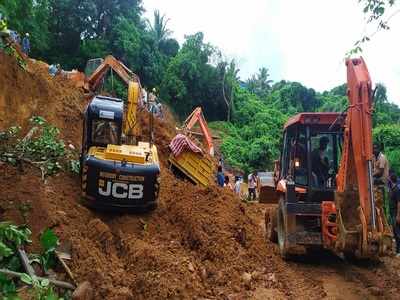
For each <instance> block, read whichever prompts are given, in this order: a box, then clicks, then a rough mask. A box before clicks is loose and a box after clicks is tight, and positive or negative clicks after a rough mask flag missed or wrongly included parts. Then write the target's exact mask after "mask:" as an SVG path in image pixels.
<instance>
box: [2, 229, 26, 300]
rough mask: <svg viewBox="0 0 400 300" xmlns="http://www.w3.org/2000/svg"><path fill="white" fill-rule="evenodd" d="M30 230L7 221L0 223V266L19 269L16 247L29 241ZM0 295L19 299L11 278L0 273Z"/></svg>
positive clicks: (4, 297)
mask: <svg viewBox="0 0 400 300" xmlns="http://www.w3.org/2000/svg"><path fill="white" fill-rule="evenodd" d="M30 235H31V231H30V230H29V229H28V228H27V227H25V226H16V225H14V224H11V223H9V222H1V223H0V268H7V269H9V270H12V271H20V268H21V264H20V262H19V257H18V254H17V248H18V247H20V246H22V245H24V244H26V243H30V242H31V241H30ZM0 296H1V297H2V299H9V300H11V299H15V300H16V299H19V298H18V297H17V291H16V287H15V283H14V281H13V280H11V279H9V278H8V277H6V276H5V275H4V274H0Z"/></svg>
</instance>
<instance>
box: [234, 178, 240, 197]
mask: <svg viewBox="0 0 400 300" xmlns="http://www.w3.org/2000/svg"><path fill="white" fill-rule="evenodd" d="M240 184H241V180H240V177H239V176H235V186H234V191H235V194H236V195H238V196H239V195H240Z"/></svg>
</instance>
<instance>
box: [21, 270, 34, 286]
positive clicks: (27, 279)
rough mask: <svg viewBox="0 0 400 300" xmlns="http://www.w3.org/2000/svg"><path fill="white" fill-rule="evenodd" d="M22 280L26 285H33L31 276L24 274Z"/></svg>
mask: <svg viewBox="0 0 400 300" xmlns="http://www.w3.org/2000/svg"><path fill="white" fill-rule="evenodd" d="M20 280H21V281H22V282H24V283H26V284H29V285H32V283H33V279H32V277H31V276H29V275H28V274H26V273H23V274H22V275H21V277H20Z"/></svg>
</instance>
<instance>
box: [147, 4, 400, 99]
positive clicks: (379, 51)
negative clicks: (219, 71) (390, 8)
mask: <svg viewBox="0 0 400 300" xmlns="http://www.w3.org/2000/svg"><path fill="white" fill-rule="evenodd" d="M144 7H145V9H146V13H145V16H146V17H148V18H150V19H151V20H152V18H153V11H154V9H159V10H160V12H161V13H162V14H165V15H166V16H167V17H168V18H170V21H169V23H168V27H169V28H170V29H171V30H173V32H174V33H173V36H174V38H176V39H177V40H178V41H179V42H180V43H182V42H183V41H184V35H187V34H193V33H196V32H198V31H202V32H204V34H205V39H206V41H207V42H210V43H212V44H213V45H215V46H217V47H218V48H220V49H221V50H222V51H223V52H224V53H225V55H226V56H228V57H230V58H235V59H236V60H237V61H238V63H239V68H240V70H241V71H240V76H241V78H242V79H246V78H248V77H249V76H250V75H251V74H253V73H256V72H257V70H258V69H259V68H260V67H262V66H265V67H267V68H269V69H270V74H271V76H272V79H273V80H274V81H278V80H281V79H286V80H291V81H299V82H301V83H303V84H304V85H306V86H307V87H312V88H314V89H316V90H318V91H323V90H327V89H331V88H333V87H335V86H337V85H339V84H341V83H343V82H345V80H346V73H345V72H346V70H345V67H344V62H343V58H344V55H345V53H346V52H347V51H348V50H349V49H351V48H352V45H353V44H354V42H355V41H356V40H357V39H359V38H360V37H361V36H362V34H363V32H364V31H365V30H366V31H367V32H373V31H374V28H370V27H368V26H365V23H366V22H365V17H364V15H363V14H362V8H361V7H360V6H359V4H358V0H301V1H300V0H247V1H237V0H201V1H199V0H184V1H182V0H144ZM390 25H391V30H390V31H385V32H384V31H381V32H379V33H378V34H376V35H375V36H374V38H373V39H372V41H371V42H370V43H368V44H367V45H366V46H365V47H364V48H365V50H364V53H363V54H362V55H363V56H364V59H365V60H366V62H367V65H368V68H369V71H370V74H371V77H372V80H373V82H375V83H376V82H381V83H383V84H385V85H386V87H387V89H388V94H389V99H390V100H391V101H393V102H395V103H397V104H399V105H400V41H399V37H400V14H399V15H397V16H396V17H394V18H393V19H392V20H391V23H390Z"/></svg>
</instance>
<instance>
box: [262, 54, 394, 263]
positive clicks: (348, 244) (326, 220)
mask: <svg viewBox="0 0 400 300" xmlns="http://www.w3.org/2000/svg"><path fill="white" fill-rule="evenodd" d="M346 67H347V87H348V98H349V106H348V108H347V110H346V111H347V112H344V113H333V112H332V113H301V114H298V115H296V116H294V117H292V118H290V119H289V120H288V122H287V123H286V124H285V128H284V147H283V150H282V157H281V159H280V162H278V163H276V167H275V191H276V193H275V195H276V196H277V197H276V199H275V201H276V202H275V203H276V204H278V205H277V206H275V207H272V208H269V209H268V210H267V212H266V217H265V219H266V226H267V228H266V229H267V235H268V237H269V239H270V240H271V241H274V242H277V243H278V246H279V250H280V253H281V255H282V256H283V257H287V255H288V254H291V253H292V252H293V250H294V249H296V248H298V246H304V247H305V248H308V247H315V246H320V247H323V248H326V249H331V250H334V251H336V252H342V253H344V254H345V255H346V254H349V255H351V256H356V257H363V258H371V257H376V256H379V255H386V254H387V253H388V251H389V250H390V248H391V243H392V242H391V239H392V235H391V229H390V227H389V225H388V224H387V221H386V219H385V216H384V214H383V209H382V205H383V196H382V195H379V191H378V189H376V188H375V187H374V184H373V179H372V166H373V151H372V102H373V91H372V83H371V79H370V75H369V72H368V69H367V67H366V64H365V62H364V60H363V59H362V58H359V59H349V60H347V61H346ZM269 203H271V202H269Z"/></svg>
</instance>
